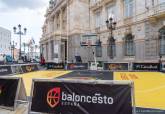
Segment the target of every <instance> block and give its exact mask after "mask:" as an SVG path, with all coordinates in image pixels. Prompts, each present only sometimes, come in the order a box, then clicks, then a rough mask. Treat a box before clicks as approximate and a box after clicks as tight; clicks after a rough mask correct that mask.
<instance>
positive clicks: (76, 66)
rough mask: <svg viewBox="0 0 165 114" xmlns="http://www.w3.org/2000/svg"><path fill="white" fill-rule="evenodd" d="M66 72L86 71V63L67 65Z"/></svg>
mask: <svg viewBox="0 0 165 114" xmlns="http://www.w3.org/2000/svg"><path fill="white" fill-rule="evenodd" d="M67 69H68V70H88V63H68V64H67Z"/></svg>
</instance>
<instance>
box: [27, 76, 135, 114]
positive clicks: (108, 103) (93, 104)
mask: <svg viewBox="0 0 165 114" xmlns="http://www.w3.org/2000/svg"><path fill="white" fill-rule="evenodd" d="M31 90H32V91H31V96H32V99H31V101H30V103H29V104H30V105H29V113H44V114H54V113H56V114H103V113H104V114H110V113H111V114H119V113H122V114H135V103H134V101H135V100H134V87H133V82H132V81H112V80H111V81H103V80H76V79H54V80H52V79H51V80H46V79H34V80H33V83H32V89H31ZM84 109H85V110H84Z"/></svg>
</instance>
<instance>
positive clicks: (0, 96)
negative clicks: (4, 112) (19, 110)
mask: <svg viewBox="0 0 165 114" xmlns="http://www.w3.org/2000/svg"><path fill="white" fill-rule="evenodd" d="M18 83H19V79H0V107H9V108H14V102H15V98H16V94H17V87H18Z"/></svg>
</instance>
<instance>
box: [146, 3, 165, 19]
mask: <svg viewBox="0 0 165 114" xmlns="http://www.w3.org/2000/svg"><path fill="white" fill-rule="evenodd" d="M148 17H149V18H150V19H151V20H154V19H157V18H162V17H165V2H163V3H161V4H158V5H156V6H154V7H152V8H151V9H149V11H148Z"/></svg>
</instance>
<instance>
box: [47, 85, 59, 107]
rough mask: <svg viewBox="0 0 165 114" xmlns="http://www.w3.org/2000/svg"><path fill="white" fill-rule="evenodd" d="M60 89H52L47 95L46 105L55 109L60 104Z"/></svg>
mask: <svg viewBox="0 0 165 114" xmlns="http://www.w3.org/2000/svg"><path fill="white" fill-rule="evenodd" d="M60 93H61V89H60V88H59V87H56V88H53V89H51V90H49V91H48V93H47V103H48V105H49V106H50V107H51V108H54V107H56V106H57V105H58V104H59V102H60Z"/></svg>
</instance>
